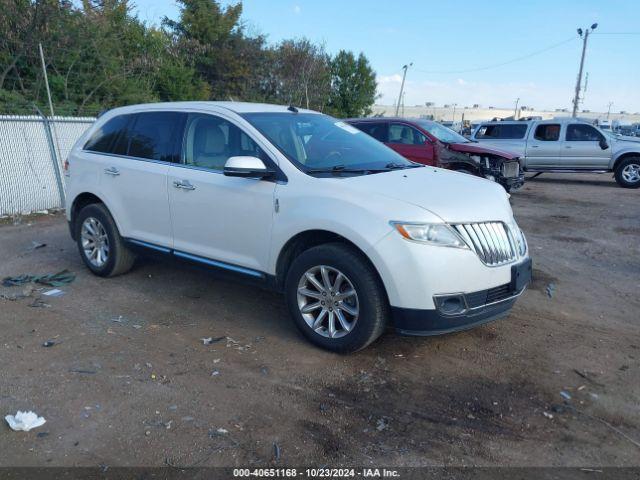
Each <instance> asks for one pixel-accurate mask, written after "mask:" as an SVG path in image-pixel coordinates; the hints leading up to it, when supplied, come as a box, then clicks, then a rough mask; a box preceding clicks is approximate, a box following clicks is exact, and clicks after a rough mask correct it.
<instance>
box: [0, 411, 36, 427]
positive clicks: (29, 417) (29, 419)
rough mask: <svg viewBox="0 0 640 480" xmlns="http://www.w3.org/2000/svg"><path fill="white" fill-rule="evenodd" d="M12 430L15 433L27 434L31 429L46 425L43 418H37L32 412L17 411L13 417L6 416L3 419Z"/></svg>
mask: <svg viewBox="0 0 640 480" xmlns="http://www.w3.org/2000/svg"><path fill="white" fill-rule="evenodd" d="M4 419H5V420H6V421H7V423H8V424H9V426H10V427H11V429H12V430H14V431H16V432H20V431H23V432H28V431H29V430H31V429H33V428H38V427H41V426H42V425H44V424H45V423H46V420H45V419H44V418H43V417H39V416H38V415H37V414H36V413H34V412H32V411H28V412H22V411H20V410H18V412H17V413H16V414H15V415H7V416H6V417H4Z"/></svg>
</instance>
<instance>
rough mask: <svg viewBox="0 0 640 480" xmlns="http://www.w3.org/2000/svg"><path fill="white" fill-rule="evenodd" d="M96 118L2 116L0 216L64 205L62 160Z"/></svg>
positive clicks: (0, 127) (0, 136) (0, 132)
mask: <svg viewBox="0 0 640 480" xmlns="http://www.w3.org/2000/svg"><path fill="white" fill-rule="evenodd" d="M94 121H95V118H92V117H51V118H46V117H43V116H38V115H0V216H6V215H22V214H28V213H32V212H37V211H41V210H48V209H56V208H63V207H64V195H65V193H64V181H63V176H62V168H63V163H64V161H65V159H66V158H67V155H69V151H70V150H71V148H72V147H73V144H74V143H75V142H76V140H78V138H80V136H81V135H82V134H83V133H84V132H85V130H86V129H87V128H89V126H90V125H91V124H92V123H93V122H94Z"/></svg>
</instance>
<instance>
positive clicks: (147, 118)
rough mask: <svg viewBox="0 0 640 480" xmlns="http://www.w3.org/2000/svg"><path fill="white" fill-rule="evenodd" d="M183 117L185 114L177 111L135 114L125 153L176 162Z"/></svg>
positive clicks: (178, 156) (178, 154) (178, 153)
mask: <svg viewBox="0 0 640 480" xmlns="http://www.w3.org/2000/svg"><path fill="white" fill-rule="evenodd" d="M185 118H186V114H184V113H179V112H144V113H139V114H137V115H136V119H135V121H134V122H133V125H132V127H131V128H130V131H129V139H128V140H129V148H128V150H127V155H128V156H130V157H137V158H144V159H148V160H160V161H163V162H178V161H179V159H180V140H181V138H182V128H183V125H184V121H185Z"/></svg>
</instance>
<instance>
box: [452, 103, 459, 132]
mask: <svg viewBox="0 0 640 480" xmlns="http://www.w3.org/2000/svg"><path fill="white" fill-rule="evenodd" d="M457 106H458V104H457V103H454V104H453V115H451V126H452V127H453V123H455V121H456V107H457Z"/></svg>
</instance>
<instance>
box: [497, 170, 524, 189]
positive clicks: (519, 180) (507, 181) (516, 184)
mask: <svg viewBox="0 0 640 480" xmlns="http://www.w3.org/2000/svg"><path fill="white" fill-rule="evenodd" d="M496 180H497V182H498V183H499V184H500V185H502V186H503V187H509V188H510V189H511V188H512V189H516V188H520V187H521V186H522V185H524V173H521V174H519V175H518V176H517V177H509V178H507V177H503V176H499V177H497V178H496Z"/></svg>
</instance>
